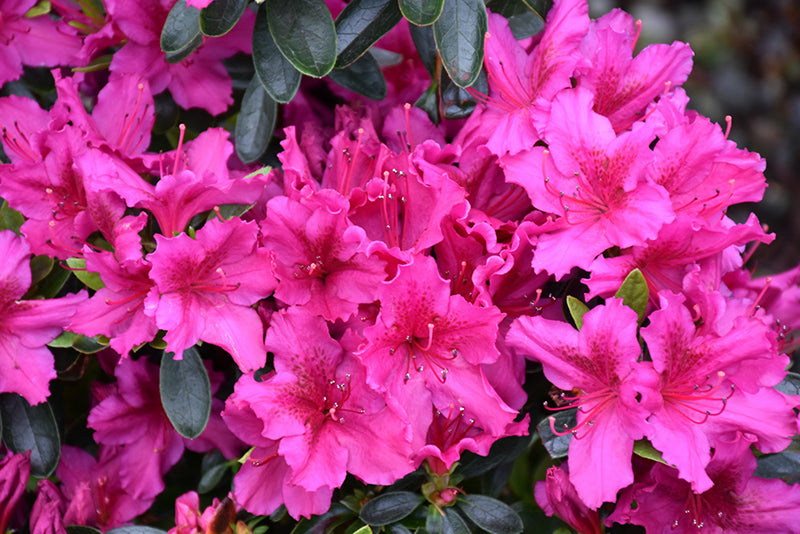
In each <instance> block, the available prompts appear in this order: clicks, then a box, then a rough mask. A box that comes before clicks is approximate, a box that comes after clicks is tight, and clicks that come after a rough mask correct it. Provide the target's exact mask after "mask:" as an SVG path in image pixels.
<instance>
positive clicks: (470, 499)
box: [458, 495, 522, 534]
mask: <svg viewBox="0 0 800 534" xmlns="http://www.w3.org/2000/svg"><path fill="white" fill-rule="evenodd" d="M458 507H459V509H460V510H462V511H463V512H464V514H465V515H466V516H467V517H469V518H470V519H471V520H472V521H473V522H474V523H475V524H476V525H478V526H479V527H481V528H482V529H484V530H485V531H486V532H489V533H490V534H517V533H519V532H522V519H520V517H519V514H517V512H515V511H514V510H513V509H512V508H511V507H510V506H508V505H507V504H505V503H503V502H501V501H498V500H497V499H493V498H491V497H487V496H486V495H464V496H463V497H459V498H458Z"/></svg>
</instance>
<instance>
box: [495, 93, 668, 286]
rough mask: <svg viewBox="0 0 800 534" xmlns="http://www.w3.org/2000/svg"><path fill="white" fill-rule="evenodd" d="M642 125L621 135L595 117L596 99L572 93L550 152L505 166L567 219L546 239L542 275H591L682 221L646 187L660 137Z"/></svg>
mask: <svg viewBox="0 0 800 534" xmlns="http://www.w3.org/2000/svg"><path fill="white" fill-rule="evenodd" d="M637 125H638V126H639V127H637V128H634V129H633V130H631V131H628V132H624V133H622V134H620V135H616V134H615V133H614V130H613V128H612V127H611V123H610V122H609V121H608V119H607V118H605V117H603V116H601V115H599V114H597V113H595V112H594V111H592V95H591V93H589V92H588V91H587V90H585V89H580V88H579V89H575V90H567V91H563V92H561V93H559V95H558V96H556V98H555V100H554V102H553V106H552V110H551V116H550V121H549V122H548V126H547V130H546V136H545V137H546V140H547V142H548V143H549V148H548V149H543V148H541V147H537V148H534V149H533V150H530V151H528V152H522V153H520V154H517V155H516V156H506V157H504V158H501V164H502V165H503V166H504V168H505V170H506V178H507V179H508V180H509V181H511V182H514V183H518V184H520V185H521V186H522V187H524V188H525V190H526V191H527V192H528V196H529V197H530V198H531V201H532V202H533V205H534V207H536V208H538V209H540V210H542V211H544V212H546V213H552V214H555V215H558V216H559V219H558V221H557V223H558V224H559V226H558V228H557V229H554V230H552V231H550V232H547V233H543V234H541V235H540V236H539V240H538V243H537V245H536V254H535V255H534V257H533V267H534V269H535V270H536V271H537V272H539V271H541V270H546V271H547V272H549V273H551V274H553V275H555V276H556V277H558V278H560V277H562V276H564V275H565V274H567V273H568V272H569V270H570V269H571V268H573V267H580V268H583V269H587V268H588V267H589V265H590V263H591V261H592V260H593V259H594V258H595V257H597V256H598V255H600V254H601V253H602V252H603V251H605V250H606V249H607V248H610V247H612V246H618V247H622V248H625V247H630V246H634V245H641V244H643V243H644V242H645V241H646V240H647V239H653V238H655V237H656V236H657V235H658V231H659V229H660V228H661V226H662V225H663V224H664V223H668V222H670V221H672V220H673V219H674V217H675V216H674V214H673V212H672V208H671V205H670V202H669V198H668V196H667V192H666V191H665V190H664V189H663V188H662V187H661V186H658V185H654V184H652V183H649V182H648V181H647V180H646V179H645V170H646V168H647V165H648V164H649V163H650V161H651V160H652V158H653V155H652V152H651V150H650V148H649V145H650V142H651V141H652V140H653V136H652V132H651V130H650V129H649V128H648V127H646V126H645V125H643V124H642V123H637Z"/></svg>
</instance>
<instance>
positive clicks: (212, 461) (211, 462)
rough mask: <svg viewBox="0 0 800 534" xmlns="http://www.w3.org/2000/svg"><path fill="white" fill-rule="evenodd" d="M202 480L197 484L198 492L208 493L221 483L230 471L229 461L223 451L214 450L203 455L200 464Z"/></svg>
mask: <svg viewBox="0 0 800 534" xmlns="http://www.w3.org/2000/svg"><path fill="white" fill-rule="evenodd" d="M200 471H201V473H203V474H202V475H201V476H200V482H199V483H198V484H197V493H208V492H209V491H211V490H213V489H214V488H216V487H217V485H219V483H220V482H221V481H222V479H223V478H224V477H225V474H226V473H227V472H228V462H227V460H225V457H224V456H222V453H220V452H219V451H214V452H212V453H210V454H207V455H205V456H203V461H202V463H201V465H200Z"/></svg>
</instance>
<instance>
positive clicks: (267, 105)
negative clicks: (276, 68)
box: [234, 77, 278, 163]
mask: <svg viewBox="0 0 800 534" xmlns="http://www.w3.org/2000/svg"><path fill="white" fill-rule="evenodd" d="M277 116H278V104H277V103H276V102H275V101H274V100H273V99H272V98H271V97H270V96H269V94H267V92H266V91H265V90H264V87H263V86H262V85H261V82H259V81H258V77H253V79H252V80H251V81H250V85H249V86H248V87H247V91H245V92H244V98H242V108H241V109H240V110H239V117H238V118H237V119H236V128H235V130H234V141H235V144H236V154H238V156H239V159H241V160H242V161H243V162H245V163H252V162H254V161H256V160H257V159H258V158H260V157H261V155H262V154H263V153H264V152H265V151H266V150H267V146H269V141H270V139H271V138H272V130H274V129H275V121H276V119H277Z"/></svg>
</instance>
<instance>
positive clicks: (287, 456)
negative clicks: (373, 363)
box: [226, 308, 414, 491]
mask: <svg viewBox="0 0 800 534" xmlns="http://www.w3.org/2000/svg"><path fill="white" fill-rule="evenodd" d="M266 343H267V348H268V349H269V350H270V351H271V352H273V353H274V354H275V360H274V363H275V372H274V373H273V374H271V375H269V376H268V377H267V378H265V379H263V380H262V381H261V382H258V381H257V380H256V379H255V377H254V375H253V374H252V373H250V374H247V375H244V376H243V377H242V378H240V379H239V381H238V382H237V384H236V388H235V391H234V394H233V395H232V396H231V397H229V399H228V405H229V406H231V405H232V406H234V409H239V410H241V409H242V407H249V409H250V410H252V412H253V413H254V414H255V415H256V416H257V417H258V418H259V419H260V420H261V424H262V429H261V431H260V435H261V436H263V437H265V438H267V439H271V440H276V441H279V444H278V449H277V453H278V454H279V455H280V456H281V457H283V459H284V460H285V462H286V464H287V466H288V467H289V469H290V470H291V477H290V478H289V480H288V481H289V483H290V484H293V485H297V486H300V487H302V488H304V489H305V490H307V491H316V490H318V489H320V488H337V487H339V486H340V485H341V484H342V482H344V478H345V475H346V473H352V474H353V475H355V476H357V477H358V478H360V479H361V480H363V481H364V482H366V483H370V484H383V485H386V484H391V483H392V482H394V481H395V480H397V479H398V478H400V477H402V476H404V475H405V474H407V473H409V472H410V471H412V470H413V469H414V464H413V462H412V460H411V453H412V448H411V445H412V444H411V441H410V437H409V436H408V434H409V432H408V431H407V426H408V424H407V423H406V422H405V421H404V420H403V419H402V418H401V417H400V416H399V415H398V414H396V413H394V411H393V410H392V409H390V408H389V407H387V405H386V403H385V402H384V400H383V398H382V397H381V396H380V395H379V394H378V393H377V392H375V391H373V390H371V389H370V388H369V387H368V386H367V384H366V382H365V370H364V368H363V366H362V365H361V363H360V362H359V361H358V360H356V359H355V358H353V357H352V356H350V355H349V354H348V353H344V352H343V351H342V349H341V346H340V345H339V343H338V342H337V341H335V340H334V339H332V338H331V337H330V335H329V334H328V333H327V325H326V324H325V321H324V320H322V319H321V318H319V317H314V316H312V315H310V314H309V313H308V312H306V311H303V310H302V309H297V308H290V309H289V310H288V311H284V312H278V313H276V314H274V315H273V316H272V322H271V325H270V328H269V330H268V332H267V337H266ZM236 407H238V408H236ZM226 412H227V409H226Z"/></svg>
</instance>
